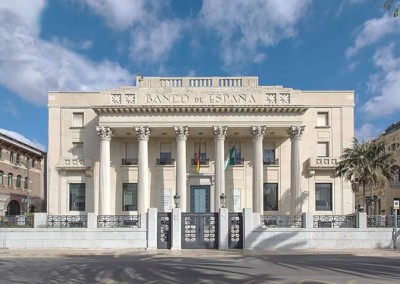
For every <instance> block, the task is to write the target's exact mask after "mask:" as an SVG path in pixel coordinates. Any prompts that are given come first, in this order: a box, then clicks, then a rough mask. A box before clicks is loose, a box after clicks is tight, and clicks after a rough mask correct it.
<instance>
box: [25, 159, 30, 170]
mask: <svg viewBox="0 0 400 284" xmlns="http://www.w3.org/2000/svg"><path fill="white" fill-rule="evenodd" d="M29 166H30V163H29V158H28V157H26V160H25V167H27V168H29Z"/></svg>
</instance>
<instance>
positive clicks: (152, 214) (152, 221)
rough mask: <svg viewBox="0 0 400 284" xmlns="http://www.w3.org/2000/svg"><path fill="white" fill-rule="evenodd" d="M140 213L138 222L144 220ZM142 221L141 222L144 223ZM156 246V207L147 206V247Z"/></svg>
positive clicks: (153, 247) (154, 247) (152, 247)
mask: <svg viewBox="0 0 400 284" xmlns="http://www.w3.org/2000/svg"><path fill="white" fill-rule="evenodd" d="M142 215H145V214H141V215H140V222H142V221H144V220H143V217H142ZM144 223H146V222H143V223H141V224H144ZM156 248H157V208H149V209H148V210H147V249H156Z"/></svg>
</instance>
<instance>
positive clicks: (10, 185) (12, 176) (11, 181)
mask: <svg viewBox="0 0 400 284" xmlns="http://www.w3.org/2000/svg"><path fill="white" fill-rule="evenodd" d="M13 178H14V175H13V174H12V173H8V175H7V186H9V187H12V186H13Z"/></svg>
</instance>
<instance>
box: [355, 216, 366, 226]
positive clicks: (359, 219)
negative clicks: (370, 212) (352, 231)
mask: <svg viewBox="0 0 400 284" xmlns="http://www.w3.org/2000/svg"><path fill="white" fill-rule="evenodd" d="M356 227H357V228H359V229H366V228H367V213H365V212H358V213H357V215H356Z"/></svg>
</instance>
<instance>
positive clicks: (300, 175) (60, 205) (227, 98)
mask: <svg viewBox="0 0 400 284" xmlns="http://www.w3.org/2000/svg"><path fill="white" fill-rule="evenodd" d="M353 112H354V92H353V91H304V90H296V89H291V88H286V87H282V86H259V84H258V78H257V77H142V76H138V77H137V78H136V85H135V86H128V87H119V88H115V89H111V90H104V91H100V92H50V93H49V155H48V182H49V191H48V213H49V214H53V215H65V214H67V215H78V214H82V215H83V214H86V213H87V212H95V213H97V214H99V215H130V214H137V213H143V212H146V210H147V209H148V208H150V207H155V208H158V210H159V211H170V210H171V208H173V207H175V206H179V207H180V208H181V209H182V211H183V212H195V213H202V212H216V211H218V209H219V208H220V207H221V206H226V207H227V208H228V209H229V210H230V211H234V212H239V211H241V210H242V209H243V208H252V209H253V211H254V212H258V213H260V214H271V215H273V214H300V213H301V212H310V213H312V214H320V215H324V214H348V213H352V212H354V208H355V206H354V197H353V193H352V190H351V185H350V183H347V182H345V181H344V179H342V178H339V177H336V176H335V170H334V169H335V164H336V162H337V161H338V159H339V157H340V156H341V155H342V151H343V149H344V148H348V147H351V143H352V138H353V136H354V114H353ZM174 197H175V199H174ZM175 203H176V204H175Z"/></svg>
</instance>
